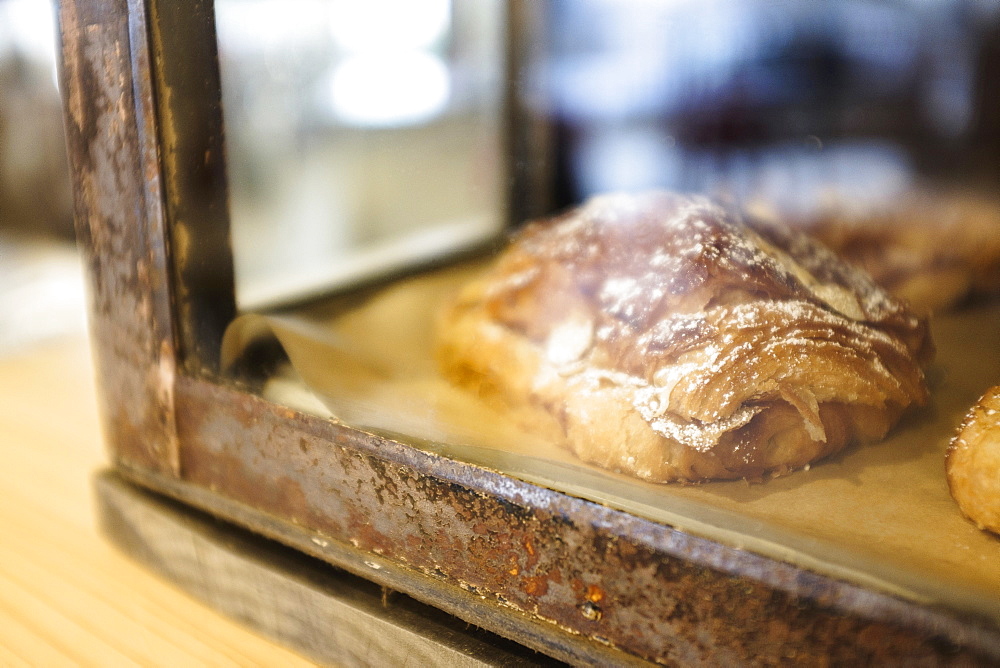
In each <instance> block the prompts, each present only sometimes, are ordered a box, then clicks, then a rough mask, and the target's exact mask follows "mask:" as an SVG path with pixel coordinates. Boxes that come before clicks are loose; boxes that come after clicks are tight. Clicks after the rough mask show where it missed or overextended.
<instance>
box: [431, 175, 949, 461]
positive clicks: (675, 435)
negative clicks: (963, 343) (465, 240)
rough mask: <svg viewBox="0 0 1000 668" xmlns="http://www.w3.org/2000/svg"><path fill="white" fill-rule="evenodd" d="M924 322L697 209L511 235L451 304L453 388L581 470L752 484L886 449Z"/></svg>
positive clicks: (683, 204)
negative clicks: (859, 451) (577, 462)
mask: <svg viewBox="0 0 1000 668" xmlns="http://www.w3.org/2000/svg"><path fill="white" fill-rule="evenodd" d="M931 354H932V345H931V343H930V339H929V334H928V330H927V326H926V322H925V321H923V320H921V319H919V318H917V317H916V316H914V315H913V314H912V313H911V312H910V311H909V310H908V309H907V307H906V306H905V305H904V304H902V303H901V302H899V301H897V300H895V299H893V298H892V297H890V296H888V295H887V294H886V293H885V292H884V291H882V290H881V289H879V288H878V287H876V286H875V285H874V284H873V283H872V282H871V280H870V279H869V278H868V277H866V276H865V275H864V274H862V273H861V272H859V271H857V270H855V269H853V268H851V267H849V266H847V265H846V264H844V263H843V262H841V261H839V260H838V259H837V258H836V257H835V256H834V255H833V254H832V253H830V252H829V251H827V250H826V249H824V248H822V247H821V246H819V245H818V244H816V243H815V242H813V241H811V240H810V239H808V238H807V237H805V236H804V235H802V234H800V233H797V232H794V231H791V230H788V229H784V228H780V227H778V226H775V225H772V224H764V223H761V222H759V221H746V222H745V221H744V220H741V217H740V216H739V215H738V214H735V213H734V212H732V211H730V210H727V209H725V208H723V207H722V206H720V205H718V204H716V203H714V202H712V201H710V200H708V199H705V198H701V197H690V196H682V195H677V194H673V193H667V192H650V193H643V194H638V195H626V194H621V195H607V196H601V197H597V198H594V199H592V200H590V201H589V202H587V203H586V204H585V205H583V206H582V207H580V208H578V209H576V210H573V211H571V212H569V213H566V214H564V215H561V216H558V217H556V218H554V219H551V220H545V221H539V222H535V223H531V224H529V225H528V226H526V227H525V228H524V229H522V230H521V232H520V233H519V234H518V235H517V236H516V238H515V239H514V240H513V242H512V243H511V244H510V246H509V247H508V248H506V250H505V251H504V252H502V253H501V254H500V256H499V257H498V258H497V259H496V261H495V263H494V264H493V265H492V266H491V267H490V268H489V269H488V270H486V271H485V273H484V274H482V275H481V276H480V277H479V278H477V279H476V280H474V281H472V282H471V283H470V284H468V285H466V286H465V287H464V289H463V290H462V291H461V292H460V294H458V296H457V297H456V298H455V299H454V301H453V302H451V303H450V304H448V305H447V307H446V308H445V310H444V312H443V314H442V317H441V319H440V322H439V328H438V357H439V360H440V363H441V366H442V369H443V370H444V372H445V374H446V375H447V376H448V377H450V378H451V379H453V380H454V381H455V382H457V383H458V384H460V385H462V386H464V387H467V388H470V389H472V390H473V391H475V392H477V393H479V394H480V395H481V396H483V397H485V398H487V399H489V400H491V401H493V402H494V403H496V404H498V405H500V406H502V407H503V408H504V410H507V411H509V412H510V413H511V414H512V415H513V416H514V417H515V419H516V420H517V421H518V422H519V423H520V424H522V425H523V426H524V427H526V428H528V429H531V430H533V431H535V432H538V433H542V434H545V435H547V436H549V437H551V438H552V439H554V440H556V441H558V442H559V443H561V444H563V445H564V446H566V447H568V448H569V449H570V450H571V451H573V452H574V453H576V455H577V456H579V457H580V458H581V459H583V460H585V461H588V462H591V463H593V464H596V465H599V466H602V467H606V468H609V469H612V470H616V471H621V472H625V473H629V474H631V475H635V476H638V477H640V478H645V479H648V480H653V481H672V480H688V481H697V480H705V479H722V478H748V479H757V478H760V477H762V476H765V475H766V474H775V473H781V472H784V471H787V470H790V469H794V468H798V467H803V466H805V465H807V464H809V463H810V462H813V461H815V460H817V459H820V458H822V457H825V456H827V455H830V454H832V453H834V452H837V451H839V450H841V449H842V448H844V447H845V446H846V445H848V444H849V443H852V442H855V441H872V440H875V439H879V438H882V437H883V436H884V435H885V433H886V432H887V430H888V429H889V428H890V427H891V426H892V425H893V424H894V423H895V422H896V420H897V419H898V418H899V416H900V415H901V413H902V412H903V411H904V410H905V409H906V408H907V407H908V406H910V405H911V404H915V403H916V404H919V403H923V402H924V401H925V400H926V398H927V388H926V384H925V381H924V375H923V371H922V369H921V362H922V361H926V360H927V359H928V358H929V357H930V355H931Z"/></svg>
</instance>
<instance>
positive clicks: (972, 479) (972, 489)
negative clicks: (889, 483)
mask: <svg viewBox="0 0 1000 668" xmlns="http://www.w3.org/2000/svg"><path fill="white" fill-rule="evenodd" d="M945 471H946V473H947V475H948V490H949V491H950V492H951V496H952V498H954V499H955V502H956V503H958V507H959V508H960V509H961V511H962V514H963V515H965V516H966V517H968V518H969V519H970V520H972V521H973V522H975V524H976V526H978V527H979V528H980V529H987V530H989V531H992V532H993V533H996V534H1000V385H998V386H996V387H992V388H990V389H989V390H987V391H986V392H985V393H984V394H983V396H982V397H980V398H979V401H977V402H976V403H975V405H973V406H972V408H970V409H969V412H968V413H967V414H966V416H965V419H964V420H963V421H962V424H961V426H960V427H959V428H958V431H957V432H956V434H955V436H954V438H952V440H951V443H950V444H949V445H948V451H947V454H946V455H945Z"/></svg>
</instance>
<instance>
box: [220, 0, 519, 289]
mask: <svg viewBox="0 0 1000 668" xmlns="http://www.w3.org/2000/svg"><path fill="white" fill-rule="evenodd" d="M216 14H217V17H216V18H217V24H218V33H219V47H220V63H221V68H222V77H223V103H224V115H225V122H226V141H227V149H228V152H229V161H228V162H229V172H230V185H231V202H230V206H231V211H232V221H233V223H232V226H233V245H234V253H235V256H236V258H235V259H236V272H237V291H238V299H239V301H240V303H241V305H243V306H253V305H255V304H259V303H266V302H271V301H275V300H277V299H279V298H283V297H286V296H288V295H291V294H294V293H302V292H306V293H308V292H309V291H312V290H321V289H324V288H327V287H329V286H331V285H335V284H336V283H337V282H343V281H348V280H351V279H353V278H356V277H358V276H360V275H367V274H371V273H373V272H377V271H379V270H380V269H384V268H386V267H390V266H395V265H397V264H401V263H405V262H408V261H413V260H417V259H421V258H424V257H427V256H431V255H435V254H437V253H440V252H442V251H443V250H445V249H449V248H457V247H462V246H465V245H469V244H472V243H475V242H477V241H480V240H482V239H485V238H487V237H489V236H492V235H494V234H495V233H496V232H497V231H498V230H499V229H500V228H501V227H502V225H503V219H502V216H503V211H504V206H503V201H502V197H503V186H504V169H505V168H504V160H503V153H502V145H501V117H502V93H503V71H504V67H505V64H504V58H503V48H504V45H503V42H502V35H503V32H504V28H503V26H504V18H503V8H502V4H501V3H500V2H499V1H498V0H475V1H473V2H468V1H465V2H459V3H452V2H450V0H409V1H403V0H375V1H372V2H348V1H346V0H298V1H296V2H292V3H288V2H283V1H282V0H220V1H219V2H217V3H216Z"/></svg>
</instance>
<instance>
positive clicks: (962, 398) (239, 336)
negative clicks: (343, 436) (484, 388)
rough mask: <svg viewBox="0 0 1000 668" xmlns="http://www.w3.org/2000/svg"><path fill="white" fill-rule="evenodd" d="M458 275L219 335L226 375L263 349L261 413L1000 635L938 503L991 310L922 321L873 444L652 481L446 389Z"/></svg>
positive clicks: (991, 352)
mask: <svg viewBox="0 0 1000 668" xmlns="http://www.w3.org/2000/svg"><path fill="white" fill-rule="evenodd" d="M477 269H478V268H477V266H476V265H474V264H473V265H469V264H463V265H460V266H457V267H451V268H446V269H439V270H435V271H432V272H428V273H424V274H421V275H418V276H415V277H411V278H408V279H405V280H402V281H399V282H396V283H392V284H389V285H387V286H384V287H381V288H377V289H372V290H369V291H367V292H363V293H361V295H360V296H359V294H358V293H354V294H352V295H351V296H350V297H344V298H339V299H338V298H333V299H330V300H327V301H325V302H322V303H317V304H312V305H308V306H304V307H300V308H297V309H293V310H287V311H283V312H280V313H266V314H245V315H243V316H241V317H240V318H238V319H237V320H236V321H235V322H234V323H233V325H232V326H231V327H230V328H229V331H228V332H227V335H226V338H225V341H224V350H223V357H224V360H226V361H227V362H228V363H233V362H234V361H235V360H237V359H239V357H240V355H241V354H242V353H243V352H244V351H245V350H247V349H250V348H253V347H254V346H255V345H257V344H259V343H261V342H262V341H267V340H269V339H270V340H274V341H277V342H278V343H280V345H281V347H282V349H283V350H284V351H285V353H286V354H287V356H288V360H289V362H290V364H289V365H288V366H287V367H285V368H283V370H282V371H281V372H279V373H277V374H276V375H274V376H273V377H271V378H269V379H268V382H267V384H266V385H265V386H264V393H265V395H266V396H267V397H268V398H269V399H271V400H272V401H275V402H278V403H281V404H284V405H289V406H293V407H295V408H296V409H299V410H304V411H308V412H311V413H314V414H316V415H320V416H324V417H327V418H330V419H332V420H335V421H341V422H343V423H345V424H347V425H350V426H352V427H355V428H358V429H362V430H365V431H367V432H373V433H377V434H381V435H384V436H386V437H388V438H391V439H394V440H396V441H402V442H405V443H408V444H411V445H413V446H414V447H417V448H421V449H424V450H426V451H429V452H432V453H435V454H437V455H443V456H445V457H447V458H452V459H457V460H460V461H463V462H467V463H470V464H473V465H476V466H479V467H483V468H486V469H490V470H494V471H497V472H499V473H501V474H503V475H507V476H511V477H514V478H518V479H521V480H524V481H526V482H529V483H532V484H535V485H539V486H543V487H546V488H549V489H553V490H557V491H560V492H564V493H566V494H569V495H572V496H574V497H579V498H583V499H587V500H590V501H593V502H596V503H599V504H602V505H604V506H607V507H610V508H614V509H618V510H622V511H625V512H627V513H630V514H632V515H635V516H638V517H644V518H647V519H649V520H652V521H654V522H658V523H661V524H664V525H666V526H669V527H673V528H675V529H678V530H681V531H683V532H685V533H687V534H690V535H695V536H700V537H704V538H707V539H709V540H711V541H714V542H718V543H721V544H724V545H728V546H731V547H734V548H736V549H739V550H746V551H749V552H753V553H755V554H759V555H763V556H766V557H769V558H773V559H775V560H779V561H781V562H784V563H789V564H793V565H795V566H797V567H800V568H802V569H805V570H808V571H811V572H814V573H819V574H822V575H826V576H829V577H831V578H835V579H837V580H840V581H846V582H850V583H853V584H856V585H858V586H860V587H863V588H865V589H869V590H874V591H879V592H883V593H885V594H888V595H890V596H892V597H896V598H900V599H903V600H906V601H910V602H913V603H916V604H918V605H921V606H927V607H930V608H942V609H946V610H948V611H950V612H953V613H956V614H958V615H960V616H963V617H969V618H973V619H979V620H982V621H983V622H984V623H985V624H986V625H988V626H991V627H995V626H1000V539H998V538H997V537H996V536H994V535H992V534H989V533H986V532H983V531H980V530H978V529H977V528H976V527H975V526H974V525H973V524H972V523H971V522H969V521H968V520H966V519H965V518H964V517H963V516H962V515H961V513H960V512H959V510H958V507H957V506H956V505H955V503H954V502H953V500H952V499H951V497H950V495H949V493H948V489H947V481H946V478H945V473H944V453H945V449H946V448H947V445H948V442H949V440H950V438H951V436H952V435H953V434H954V431H955V429H956V427H957V425H958V424H959V423H960V422H961V419H962V417H963V415H964V414H965V412H966V411H967V410H968V409H969V407H970V406H971V405H972V404H973V403H974V402H975V400H976V399H977V398H978V397H979V396H980V395H981V394H982V392H983V391H984V390H985V389H986V388H987V387H989V386H991V385H994V384H997V383H1000V347H998V346H997V345H996V341H997V340H998V337H1000V302H996V301H993V302H988V303H979V304H974V305H969V306H967V307H964V308H962V309H959V310H955V311H953V312H950V313H944V314H940V315H935V316H934V317H933V318H932V321H931V326H932V332H933V335H934V339H935V342H936V344H937V350H938V352H937V356H936V360H935V361H934V363H933V364H932V366H931V367H930V368H929V371H928V376H929V382H930V385H931V391H932V399H931V401H930V403H929V405H927V406H925V407H922V408H919V409H916V410H912V411H910V412H909V413H908V414H907V415H905V417H904V418H903V420H902V421H901V422H900V424H899V425H898V426H897V427H896V428H894V429H893V431H892V432H891V433H890V435H889V436H888V438H886V439H885V440H884V441H882V442H880V443H877V444H873V445H868V446H865V447H859V448H853V449H850V450H848V451H847V452H845V453H842V454H840V455H837V456H835V457H832V458H829V459H827V460H825V461H822V462H819V463H816V464H813V465H812V466H810V467H808V468H807V469H806V470H801V471H797V472H794V473H791V474H788V475H785V476H781V477H777V478H773V479H771V480H768V481H766V482H762V483H749V482H745V481H727V482H706V483H701V484H696V485H682V484H652V483H647V482H644V481H640V480H636V479H632V478H628V477H625V476H622V475H617V474H615V473H612V472H609V471H605V470H601V469H598V468H595V467H592V466H589V465H587V464H584V463H581V462H580V461H579V460H576V459H575V458H574V457H573V456H572V455H571V454H570V453H568V452H567V451H565V450H563V449H562V448H560V447H558V446H557V445H555V444H553V443H551V442H547V441H545V440H541V439H539V438H537V437H535V436H533V435H532V434H530V433H526V432H524V431H522V430H521V429H519V428H518V427H517V426H516V425H515V424H513V423H512V422H511V421H510V420H509V419H507V418H506V417H505V416H504V415H503V414H502V413H499V412H496V411H495V410H493V409H491V408H490V407H488V406H486V405H485V404H483V403H481V402H480V401H479V400H478V399H476V398H475V397H473V396H471V395H470V394H468V393H466V392H464V391H462V390H459V389H456V388H454V387H452V386H451V385H450V384H449V383H448V382H447V381H446V380H445V379H444V378H442V377H441V376H440V374H439V373H438V371H437V369H436V367H435V363H434V358H433V352H432V348H433V326H434V324H433V323H434V317H435V314H436V312H437V311H438V309H439V305H440V303H441V301H442V299H445V298H446V297H447V296H448V295H449V294H451V293H452V292H453V291H454V290H455V289H456V288H457V286H459V285H461V284H462V283H463V282H464V281H465V280H467V279H468V277H469V276H470V275H471V274H472V273H473V272H475V271H477Z"/></svg>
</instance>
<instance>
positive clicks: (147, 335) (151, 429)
mask: <svg viewBox="0 0 1000 668" xmlns="http://www.w3.org/2000/svg"><path fill="white" fill-rule="evenodd" d="M143 11H144V8H143V5H142V3H141V2H128V0H60V2H59V4H58V21H59V27H60V35H61V43H60V52H59V67H60V83H61V87H62V97H63V105H64V116H65V128H66V136H67V147H68V153H69V161H70V167H71V170H72V175H73V188H74V192H73V196H74V217H75V221H76V228H77V237H78V239H79V245H80V249H81V254H82V256H83V259H84V265H85V271H86V274H87V277H88V283H89V299H90V304H89V318H90V331H91V340H92V345H93V349H94V358H95V364H96V367H97V379H98V384H99V386H100V401H101V404H102V406H101V408H102V413H103V415H102V418H103V424H104V431H105V439H106V441H107V443H108V445H109V449H110V450H111V455H112V457H113V459H114V460H115V461H118V462H122V463H124V464H127V465H128V466H131V467H139V468H148V469H150V470H153V471H157V472H160V473H170V474H173V475H176V474H177V473H178V472H179V466H180V457H179V448H178V441H177V434H176V427H175V423H174V411H173V392H174V379H175V377H176V356H175V351H176V344H175V340H174V319H173V311H172V307H171V298H170V294H169V290H170V287H169V283H170V282H169V280H168V277H169V276H170V268H169V262H168V247H167V243H166V222H165V219H164V215H163V209H162V206H161V197H162V196H161V192H162V187H161V184H162V180H161V172H160V161H159V156H158V151H157V132H156V128H155V126H154V121H153V118H154V117H153V114H152V109H151V106H150V100H152V99H153V98H152V92H151V82H150V78H149V67H148V60H147V57H146V54H148V48H147V44H146V41H145V38H146V36H145V32H144V30H142V29H141V26H143V25H145V19H144V16H143Z"/></svg>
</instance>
